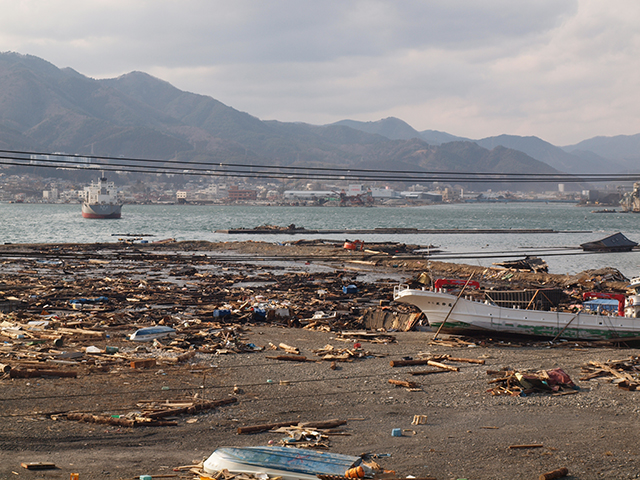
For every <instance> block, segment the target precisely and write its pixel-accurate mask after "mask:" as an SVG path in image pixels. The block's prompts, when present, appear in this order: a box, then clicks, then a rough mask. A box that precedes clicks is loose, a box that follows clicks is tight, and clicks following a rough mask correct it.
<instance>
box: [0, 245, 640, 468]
mask: <svg viewBox="0 0 640 480" xmlns="http://www.w3.org/2000/svg"><path fill="white" fill-rule="evenodd" d="M16 248H17V247H16ZM167 248H169V247H167ZM173 248H175V246H174V247H173ZM271 248H272V247H268V248H265V249H262V250H261V249H260V247H259V246H256V245H251V244H244V245H242V246H235V247H234V251H235V252H237V251H238V250H242V251H243V252H244V253H247V254H251V255H253V256H256V255H263V256H264V255H267V253H268V251H269V250H270V249H271ZM207 249H211V246H210V245H209V246H207ZM182 250H183V251H184V250H185V249H184V245H183V246H182ZM194 250H195V249H194V248H193V246H192V247H191V249H190V250H189V251H194ZM7 251H8V250H7V249H5V250H4V253H5V255H6V252H7ZM335 253H336V254H337V253H340V254H342V252H338V251H336V252H335ZM289 255H291V254H289ZM305 255H306V256H308V257H312V256H313V255H312V252H309V251H308V250H307V251H306V253H305ZM300 256H303V255H300ZM315 256H316V260H314V262H319V261H320V260H319V257H320V256H326V251H324V250H323V251H321V252H316V253H315ZM5 258H9V257H5ZM16 258H17V257H15V256H14V257H11V261H8V263H5V265H4V270H3V275H4V276H3V279H4V280H3V281H4V282H5V287H4V292H3V293H4V294H5V296H9V294H11V293H16V291H17V289H15V287H14V290H16V291H10V289H9V288H7V286H8V285H9V283H10V282H9V280H10V279H11V276H12V275H19V271H20V269H16V264H15V262H16V261H24V262H27V260H19V258H18V259H16ZM20 258H21V257H20ZM212 261H213V260H212ZM216 261H217V260H216ZM365 261H370V259H367V260H365ZM416 261H418V262H419V260H416ZM384 263H385V262H384V261H381V262H379V263H378V265H366V264H359V265H357V268H374V269H380V268H383V267H384ZM388 263H390V265H388V266H386V267H385V268H388V269H389V272H388V273H385V275H383V276H387V277H388V276H390V275H399V276H406V277H410V276H412V275H414V274H415V273H416V271H419V266H418V267H416V268H415V269H412V268H410V267H409V266H408V265H400V264H399V261H398V260H397V259H395V260H390V261H388ZM354 266H355V265H354ZM21 268H22V269H23V270H24V269H27V270H28V269H33V268H34V267H33V264H30V265H26V264H25V265H23V266H22V267H21ZM137 268H141V267H140V266H138V267H137ZM199 268H200V267H199ZM340 268H342V267H340ZM443 268H451V269H455V268H457V267H454V266H448V267H443ZM70 272H71V270H69V269H67V272H66V274H70ZM77 273H78V275H79V271H78V272H77ZM113 273H114V272H110V273H109V274H110V275H112V274H113ZM144 274H145V272H141V271H137V270H136V275H137V276H138V275H144ZM147 274H149V272H147ZM31 275H32V276H33V273H32V274H31ZM83 275H84V274H83ZM122 275H124V276H128V277H131V276H132V272H131V271H129V272H124V273H122ZM96 276H100V277H101V278H102V277H104V276H105V272H104V271H99V272H98V273H96ZM191 280H194V279H191ZM196 280H197V279H196ZM204 280H211V278H210V277H205V279H204ZM204 280H203V279H200V280H199V281H204ZM555 280H557V279H555V278H551V277H549V278H546V277H545V278H542V279H541V278H538V277H536V278H535V279H533V280H531V281H532V282H533V283H536V282H537V283H549V282H552V281H555ZM194 281H195V280H194ZM523 281H524V280H523ZM558 281H560V280H558ZM41 282H42V280H41ZM36 285H37V284H35V283H34V287H33V288H35V286H36ZM30 288H31V287H28V288H23V289H22V290H21V291H20V294H21V295H28V294H29V291H30ZM254 293H255V292H254ZM382 296H383V297H384V298H381V299H383V300H387V299H388V292H385V293H384V294H382ZM368 300H369V301H370V302H373V301H375V300H377V299H371V298H370V299H368ZM5 318H6V317H5ZM122 329H123V330H126V328H125V327H122ZM242 329H243V332H242V333H240V338H241V339H242V342H244V343H245V344H249V343H251V344H254V345H256V346H259V347H262V346H264V347H268V346H269V344H270V343H271V344H275V345H278V344H280V343H285V344H287V345H290V346H295V347H298V348H299V349H300V355H304V356H306V357H307V358H309V359H313V360H315V359H317V358H318V357H317V356H316V355H315V353H314V350H317V349H322V348H323V347H325V346H326V345H332V346H334V347H335V348H338V349H342V348H345V347H350V348H353V343H354V340H353V339H345V338H341V337H340V335H338V332H336V331H313V330H305V329H300V328H284V327H281V326H273V325H267V324H254V323H244V324H243V325H242ZM111 333H112V335H111V337H110V338H109V339H107V340H103V341H102V343H100V342H98V343H96V345H97V346H98V347H104V346H105V345H107V344H109V345H118V346H120V347H121V349H122V351H126V350H127V349H130V350H132V349H133V348H135V346H132V345H131V342H128V341H127V340H126V339H125V338H124V337H123V336H118V335H117V331H116V330H113V331H111ZM392 335H393V336H394V338H395V341H394V342H390V343H371V342H369V341H365V340H357V341H358V342H359V343H361V345H362V346H361V351H363V352H366V353H367V355H366V356H365V357H363V358H356V359H354V360H353V361H351V362H338V363H336V369H332V368H331V362H328V361H309V362H304V363H303V362H290V361H279V360H275V359H270V358H267V357H269V356H274V355H277V354H279V352H276V351H274V350H269V349H266V350H263V351H256V352H251V353H229V354H216V353H197V354H196V355H195V356H193V357H192V358H191V359H189V360H188V362H184V363H180V364H177V365H169V364H159V365H157V366H155V367H152V368H150V369H131V368H129V367H128V366H127V365H117V366H114V367H112V368H106V369H104V370H105V371H100V370H99V369H94V368H89V367H86V366H85V367H82V368H80V369H79V370H80V374H79V376H78V378H9V376H5V377H3V378H1V379H0V392H1V393H0V451H1V452H2V453H1V455H0V456H1V459H2V461H1V462H0V478H65V479H66V478H69V474H70V473H71V472H78V473H80V478H81V479H84V478H87V479H89V478H90V479H93V478H96V479H125V478H132V479H133V478H138V477H139V476H140V475H143V474H148V475H153V476H154V477H153V478H180V477H166V475H180V476H181V477H182V478H193V475H191V474H185V473H181V474H178V473H176V472H173V468H174V467H177V466H180V465H187V464H192V463H198V462H200V461H202V460H203V459H205V458H207V457H208V456H209V455H210V454H211V453H212V452H213V451H214V450H215V449H216V448H217V447H221V446H250V445H266V444H268V443H269V442H275V443H278V442H279V441H280V440H281V439H283V438H284V437H286V436H287V435H286V434H284V433H272V432H263V433H255V434H250V435H239V434H238V433H237V429H238V427H241V426H249V425H256V424H263V423H275V422H296V421H299V422H311V421H321V420H329V419H341V420H346V424H345V425H344V426H342V427H340V428H339V429H337V431H336V432H333V434H331V435H329V436H327V437H326V438H325V439H323V443H325V444H326V447H327V448H328V449H329V451H331V452H336V453H344V454H353V455H360V454H362V453H370V454H376V455H378V457H377V462H378V463H379V464H381V465H382V466H383V467H385V468H387V469H393V470H395V471H396V472H397V473H398V475H399V476H406V475H414V476H416V477H424V476H427V475H431V476H434V477H436V478H438V479H458V478H467V479H532V478H538V476H539V475H540V474H542V473H544V472H547V471H550V470H554V469H556V468H559V467H566V468H568V470H569V477H567V478H572V479H595V478H607V479H612V478H615V479H622V478H640V463H639V459H640V457H638V454H639V453H640V447H639V446H638V441H637V439H638V431H639V428H638V427H639V423H640V422H639V420H638V413H639V411H640V407H638V395H640V393H638V392H633V391H625V390H622V389H619V388H617V387H616V386H615V385H614V384H612V383H611V381H610V379H606V378H600V379H598V378H596V379H592V380H580V377H581V375H582V373H581V370H582V367H583V366H584V365H585V364H587V363H588V362H589V361H598V362H605V361H608V360H613V359H626V358H630V357H632V356H636V355H637V353H638V351H637V349H634V348H628V347H624V348H611V347H593V346H589V345H585V344H580V345H577V344H571V343H568V342H563V343H561V344H559V345H554V346H550V345H549V344H547V343H544V342H526V341H525V342H521V341H518V342H516V341H511V342H509V341H500V340H493V341H485V342H484V343H482V344H478V345H476V346H474V347H450V346H444V345H434V344H431V343H430V340H431V338H432V337H433V333H431V332H415V331H412V332H393V333H392ZM443 338H446V336H444V337H443ZM485 340H486V339H485ZM144 348H145V350H144V351H139V352H137V354H138V356H154V355H156V356H158V355H162V353H158V352H162V350H161V349H156V348H155V347H153V346H152V345H146V346H145V347H144ZM280 353H281V352H280ZM419 353H422V354H426V353H428V354H432V355H441V354H448V355H450V356H454V357H463V358H472V359H482V360H484V361H485V363H484V364H483V365H481V364H469V363H456V364H455V365H456V366H457V367H459V369H460V370H459V371H458V372H446V373H439V374H432V375H425V376H411V375H409V373H408V372H410V371H415V370H421V369H424V368H423V367H395V368H394V367H392V366H391V365H390V361H391V360H400V359H402V358H409V357H410V358H419V355H418V354H419ZM0 363H2V361H0ZM452 365H453V364H452ZM506 367H508V368H511V369H516V370H521V371H536V370H547V369H552V368H562V369H564V370H565V371H566V373H567V374H569V376H571V378H572V379H573V380H574V381H575V383H576V384H577V385H578V386H579V387H580V390H579V391H577V393H575V394H571V395H561V396H554V395H550V394H548V393H534V394H531V395H528V396H525V397H520V396H518V397H516V396H506V395H505V396H493V395H491V394H490V393H488V392H487V390H488V389H489V388H491V386H492V385H490V384H489V383H488V382H489V380H491V379H492V378H493V377H491V376H489V375H487V371H488V370H499V369H501V368H506ZM390 379H395V380H405V381H415V382H417V383H418V387H417V388H414V389H406V388H402V387H396V386H393V385H391V384H390V383H389V380H390ZM232 397H235V398H237V400H238V401H237V403H234V404H230V405H226V406H221V407H219V408H216V409H213V410H208V411H204V412H201V413H198V414H195V415H189V414H184V415H178V416H176V417H175V420H176V421H177V425H175V426H156V427H135V428H126V427H119V426H109V425H99V424H89V423H81V422H75V421H69V420H66V419H64V413H65V412H70V411H80V412H91V413H95V414H99V413H104V414H126V413H127V412H132V411H136V410H138V409H140V406H139V405H140V402H144V401H156V402H163V401H177V400H183V401H184V400H194V399H198V400H200V399H204V400H219V399H228V398H232ZM415 415H426V417H427V421H426V423H425V424H421V425H412V420H413V419H414V416H415ZM397 428H400V429H403V431H404V434H403V436H401V437H394V436H392V435H391V432H392V429H397ZM521 445H533V446H535V447H531V448H509V447H513V446H521ZM38 461H39V462H53V463H55V464H56V466H57V468H56V469H55V470H47V471H30V470H26V469H24V468H22V467H21V466H20V464H21V462H38ZM161 475H164V476H165V477H158V476H161Z"/></svg>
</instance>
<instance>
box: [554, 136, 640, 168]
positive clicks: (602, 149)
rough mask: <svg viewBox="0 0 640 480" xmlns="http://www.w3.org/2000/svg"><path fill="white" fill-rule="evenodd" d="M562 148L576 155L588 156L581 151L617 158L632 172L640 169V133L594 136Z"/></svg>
mask: <svg viewBox="0 0 640 480" xmlns="http://www.w3.org/2000/svg"><path fill="white" fill-rule="evenodd" d="M562 148H563V150H565V151H567V152H571V153H573V154H575V155H582V156H586V155H585V154H584V153H580V152H590V153H591V154H595V155H598V156H599V157H601V158H606V159H611V160H615V161H616V162H617V163H618V164H621V165H622V166H623V167H624V168H625V169H627V170H629V171H632V172H638V171H639V170H640V134H636V135H616V136H615V137H593V138H590V139H588V140H583V141H582V142H580V143H577V144H575V145H568V146H566V147H562Z"/></svg>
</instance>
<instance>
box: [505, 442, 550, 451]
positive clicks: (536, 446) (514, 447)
mask: <svg viewBox="0 0 640 480" xmlns="http://www.w3.org/2000/svg"><path fill="white" fill-rule="evenodd" d="M542 447H544V445H543V444H542V443H529V444H524V445H509V450H516V449H525V448H542Z"/></svg>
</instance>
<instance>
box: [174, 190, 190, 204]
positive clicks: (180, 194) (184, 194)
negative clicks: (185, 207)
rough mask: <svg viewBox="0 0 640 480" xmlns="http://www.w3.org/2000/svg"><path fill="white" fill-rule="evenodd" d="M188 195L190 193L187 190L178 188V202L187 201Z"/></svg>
mask: <svg viewBox="0 0 640 480" xmlns="http://www.w3.org/2000/svg"><path fill="white" fill-rule="evenodd" d="M188 197H189V193H188V192H187V191H186V190H178V191H177V192H176V200H177V201H178V203H184V202H186V201H187V198H188Z"/></svg>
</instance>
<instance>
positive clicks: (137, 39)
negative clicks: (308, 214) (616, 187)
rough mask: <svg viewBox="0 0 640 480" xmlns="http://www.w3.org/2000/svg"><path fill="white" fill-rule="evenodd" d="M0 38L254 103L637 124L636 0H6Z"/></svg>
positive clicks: (81, 65)
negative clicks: (528, 0) (85, 0)
mask: <svg viewBox="0 0 640 480" xmlns="http://www.w3.org/2000/svg"><path fill="white" fill-rule="evenodd" d="M0 8H2V11H3V15H2V17H0V50H3V51H7V50H12V51H17V52H20V53H24V54H32V55H37V56H39V57H42V58H44V59H45V60H48V61H50V62H52V63H54V64H55V65H57V66H59V67H65V66H70V67H72V68H74V69H75V70H77V71H79V72H80V73H83V74H85V75H88V76H92V77H96V78H105V77H114V76H118V75H120V74H123V73H127V72H129V71H132V70H141V71H145V72H147V73H150V74H152V75H155V76H157V77H159V78H162V79H164V80H167V81H169V82H170V83H172V84H174V85H175V86H176V87H178V88H181V89H184V90H188V91H191V92H195V93H200V94H205V95H210V96H212V97H214V98H216V99H218V100H220V101H222V102H224V103H226V104H227V105H230V106H232V107H234V108H237V109H239V110H243V111H246V112H249V113H251V114H252V115H255V116H258V117H259V118H264V119H278V120H282V121H305V122H309V123H318V124H322V123H328V122H333V121H337V120H340V119H344V118H353V119H357V120H377V119H379V118H384V117H388V116H396V117H399V118H402V119H403V120H405V121H407V122H408V123H409V124H411V125H412V126H414V127H415V128H416V129H419V130H423V129H436V130H444V131H448V132H450V133H453V134H457V135H462V136H468V137H472V138H480V137H483V136H489V135H498V134H501V133H512V134H519V135H537V136H540V137H542V138H544V139H546V140H549V141H552V142H554V143H556V144H568V143H573V142H577V141H579V140H582V139H584V138H588V137H589V136H593V135H599V134H603V135H613V134H619V133H637V132H638V131H640V126H639V125H638V124H637V122H636V120H635V118H636V113H635V112H637V111H638V107H640V93H638V92H640V89H638V86H639V85H638V81H639V78H638V77H639V76H640V68H639V67H640V65H639V62H640V52H639V47H640V36H639V34H638V31H637V26H636V25H635V24H634V22H635V21H636V20H637V18H640V15H639V14H640V4H638V3H637V2H635V1H633V0H618V1H616V2H613V3H605V2H601V1H597V0H537V1H536V2H514V1H512V0H486V1H482V2H477V1H472V0H451V1H429V2H424V1H419V0H403V1H391V0H366V1H365V0H352V1H349V2H345V1H344V0H323V1H322V2H317V1H312V0H270V1H268V2H262V1H260V2H256V1H252V0H236V1H234V2H228V1H221V0H186V1H184V2H175V1H170V0H155V1H151V0H148V1H147V0H138V1H136V2H129V1H126V2H125V1H120V0H111V1H102V0H98V1H93V2H80V1H75V0H73V1H72V0H67V1H62V0H59V1H55V0H52V1H49V2H41V1H33V0H32V1H29V0H23V1H20V2H15V1H12V0H0Z"/></svg>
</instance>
